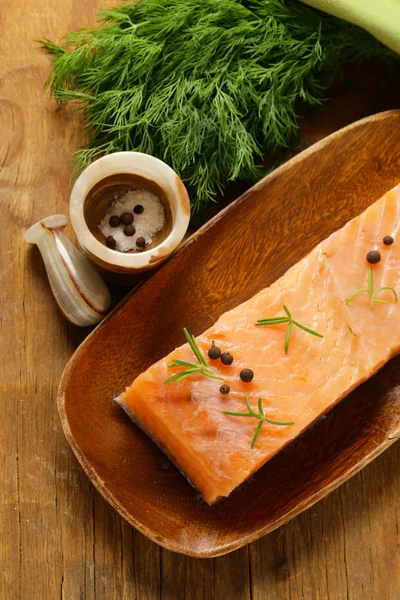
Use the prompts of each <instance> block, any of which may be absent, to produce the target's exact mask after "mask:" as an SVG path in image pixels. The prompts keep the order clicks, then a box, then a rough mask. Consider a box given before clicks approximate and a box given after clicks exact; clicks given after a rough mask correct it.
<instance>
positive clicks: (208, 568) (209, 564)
mask: <svg viewBox="0 0 400 600" xmlns="http://www.w3.org/2000/svg"><path fill="white" fill-rule="evenodd" d="M105 4H106V3H105V2H104V0H86V1H85V2H84V3H83V2H81V1H78V0H69V2H65V3H60V2H56V0H35V1H34V0H24V2H23V3H21V2H7V4H6V2H5V0H4V1H3V5H2V9H3V10H2V11H1V13H0V14H1V25H2V32H3V33H2V35H1V37H0V56H1V57H2V61H1V67H0V69H1V79H0V123H1V127H0V193H1V201H2V207H3V209H2V214H3V216H4V219H5V226H4V230H3V233H2V242H1V255H0V281H1V284H2V286H1V301H0V331H1V335H0V357H1V376H0V390H1V402H0V420H1V427H0V457H1V471H0V477H1V488H2V489H1V494H0V503H1V511H0V532H1V538H0V561H1V562H0V565H1V569H0V598H1V599H2V600H3V599H4V600H17V599H18V600H54V599H55V598H60V599H64V600H77V599H82V600H93V599H96V600H105V599H107V600H108V599H115V600H133V599H135V598H137V599H139V600H153V599H155V598H157V599H158V598H161V599H162V600H167V599H168V600H170V599H171V600H181V599H182V600H183V599H186V600H192V599H193V600H197V599H199V600H200V599H204V600H212V599H214V598H215V599H218V600H220V599H227V600H234V599H235V600H236V599H237V600H242V599H243V600H248V599H250V598H251V599H253V600H265V599H271V600H272V599H279V600H284V599H291V600H296V599H297V598H299V599H305V600H310V599H326V598H331V599H332V600H340V599H341V598H350V599H356V600H358V599H364V598H365V599H374V600H375V599H376V600H384V599H389V600H395V599H397V598H400V554H399V543H400V533H399V525H398V521H399V520H400V501H399V496H398V489H399V486H400V445H399V444H396V445H394V446H392V447H391V448H390V449H389V450H388V451H387V452H385V454H384V455H382V456H381V457H379V458H378V459H377V460H376V461H375V462H374V463H372V464H371V465H369V466H368V467H367V468H366V469H364V470H363V471H362V472H361V473H359V474H358V475H357V476H355V477H354V478H353V479H352V480H350V481H349V482H348V483H347V484H345V485H344V486H342V487H341V488H340V489H338V490H337V491H335V492H334V493H332V494H331V495H330V496H329V497H328V498H326V499H325V500H323V501H322V502H320V503H319V504H317V505H315V506H314V507H312V508H311V509H310V510H308V511H307V512H305V513H303V514H302V515H300V516H299V517H297V518H296V519H294V520H292V521H291V522H289V523H288V524H286V525H285V526H283V527H282V528H280V529H278V530H277V531H275V532H274V533H272V534H270V535H269V536H267V537H265V538H263V539H261V540H259V541H258V542H255V543H253V544H251V545H250V546H248V547H247V548H244V549H242V550H239V551H237V552H234V553H232V554H230V555H227V556H225V557H221V558H217V559H215V560H196V559H191V558H185V557H184V556H180V555H176V554H172V553H171V552H168V551H166V550H163V549H161V548H160V547H159V546H157V545H156V544H154V543H152V542H150V541H148V540H147V539H146V538H144V537H143V536H142V535H141V534H140V533H138V532H137V531H135V530H133V529H132V528H131V527H130V526H129V525H128V524H127V523H126V522H124V521H123V520H122V519H121V518H120V517H119V516H118V515H117V514H116V513H115V512H114V510H113V509H112V508H111V507H110V506H109V505H108V504H107V503H106V502H105V501H104V500H103V499H102V497H101V496H99V494H98V493H97V492H96V491H95V490H94V489H93V487H92V486H91V484H90V483H89V481H88V480H87V478H86V476H85V475H84V474H83V471H82V469H81V468H80V466H79V464H78V463H77V461H76V459H75V458H74V456H73V454H72V452H71V450H70V449H69V447H68V445H67V443H66V441H65V439H64V436H63V433H62V431H61V427H60V424H59V420H58V415H57V411H56V407H55V394H56V389H57V385H58V381H59V378H60V376H61V373H62V370H63V368H64V366H65V363H66V361H67V360H68V358H69V357H70V355H71V354H72V352H73V351H74V349H75V348H76V347H77V345H78V344H79V343H80V341H82V339H83V338H84V337H85V335H86V334H87V331H84V330H78V329H77V328H74V327H73V326H71V325H69V324H67V322H66V321H65V320H64V319H63V317H62V316H61V314H60V313H59V311H58V309H57V308H56V305H55V303H54V301H53V299H52V296H51V294H50V291H49V287H48V284H47V281H46V276H45V271H44V267H43V264H42V261H41V259H40V256H39V254H38V252H37V251H35V250H34V249H30V248H28V247H27V245H26V244H25V243H24V242H23V239H22V235H23V232H24V231H25V229H26V228H27V227H28V226H29V225H30V224H31V223H32V222H34V221H36V220H38V219H40V218H43V217H45V216H47V215H49V214H52V213H55V212H64V213H66V212H67V210H68V197H69V192H68V189H69V179H70V174H69V168H70V158H71V155H72V153H73V152H74V150H75V149H77V148H78V146H79V142H80V135H81V126H80V125H79V123H78V119H77V116H76V114H74V113H73V112H72V111H71V110H62V111H56V106H55V104H54V102H53V101H50V100H49V97H48V94H47V92H45V91H44V89H43V83H44V80H45V79H46V76H47V75H48V73H49V61H48V59H47V58H46V57H45V56H44V55H43V54H42V52H41V51H40V50H39V48H38V45H37V44H36V43H35V42H34V41H33V40H34V39H38V38H43V37H46V36H48V37H51V38H53V39H59V38H60V37H61V36H62V35H64V34H65V33H66V32H68V31H69V30H72V29H75V28H77V27H81V26H85V25H91V24H93V23H94V15H95V14H96V12H97V11H98V10H99V9H100V8H103V7H104V6H105ZM350 73H351V76H350V86H343V85H338V86H336V88H335V91H334V95H335V97H334V98H333V99H332V100H331V101H330V102H329V103H328V104H326V105H325V107H324V108H323V109H322V110H317V111H313V112H311V113H310V115H309V116H308V117H307V119H306V120H305V121H304V123H303V127H302V129H303V136H304V139H305V140H308V141H315V140H316V139H319V138H321V137H323V136H324V135H326V134H327V133H329V132H331V131H333V130H334V129H337V128H339V127H341V126H342V125H345V124H346V123H348V122H351V121H353V120H355V119H357V118H359V117H361V116H364V115H365V114H366V113H367V112H371V111H372V112H374V111H375V112H376V111H378V110H383V109H386V108H392V107H397V108H398V107H399V106H400V89H399V85H398V83H396V81H397V82H398V81H399V80H400V77H399V74H400V71H399V70H398V69H397V70H396V72H394V74H392V77H390V76H388V74H387V72H386V71H385V70H384V69H382V68H381V67H380V66H379V65H369V66H368V67H367V68H364V69H363V70H361V71H360V70H359V69H358V68H356V69H352V70H350ZM396 86H397V87H396ZM383 88H384V89H383ZM69 233H70V234H71V236H72V232H71V230H70V229H69Z"/></svg>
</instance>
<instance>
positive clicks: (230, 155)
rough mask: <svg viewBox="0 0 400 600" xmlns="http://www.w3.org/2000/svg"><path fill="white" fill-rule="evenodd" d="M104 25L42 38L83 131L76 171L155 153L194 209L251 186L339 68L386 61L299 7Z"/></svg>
mask: <svg viewBox="0 0 400 600" xmlns="http://www.w3.org/2000/svg"><path fill="white" fill-rule="evenodd" d="M100 20H101V21H102V26H98V27H95V28H93V29H88V30H79V31H76V32H73V33H71V34H69V35H68V36H66V38H65V39H64V41H63V42H62V43H61V45H57V44H55V43H54V42H52V41H50V40H44V41H42V46H43V48H44V49H45V51H46V52H48V53H49V54H50V55H52V57H53V59H54V63H53V71H52V73H51V75H50V77H49V79H48V84H49V86H50V88H51V93H52V95H53V96H54V97H55V98H56V99H57V100H58V102H60V103H64V102H68V101H71V100H72V101H77V102H78V108H81V110H82V112H83V117H84V120H85V123H86V130H87V132H88V142H87V146H86V148H84V149H82V150H81V151H79V152H78V153H77V155H76V160H75V166H76V170H77V172H80V171H81V170H82V169H83V168H84V167H86V166H87V165H88V164H89V163H90V162H91V160H92V159H94V158H96V157H99V156H101V155H103V154H108V153H110V152H116V151H120V150H136V151H140V152H146V153H148V154H153V155H155V156H158V157H159V158H161V159H162V160H164V161H166V162H167V163H168V164H169V165H171V167H173V168H174V169H175V170H176V171H177V172H178V174H179V175H180V176H181V177H182V179H183V181H184V182H185V184H186V185H187V186H188V189H189V194H190V196H191V198H192V204H193V208H194V209H195V210H196V209H199V208H200V207H202V206H204V204H205V203H206V202H207V201H209V200H214V199H215V198H216V196H217V194H219V193H220V192H222V191H223V190H224V189H225V186H226V184H227V182H228V181H233V180H237V179H245V180H247V181H256V180H258V179H260V178H261V177H262V176H263V175H264V174H265V172H266V170H265V168H264V156H265V154H266V152H271V151H273V150H275V149H277V148H282V147H285V146H286V145H287V144H288V143H289V142H290V141H291V138H292V136H293V135H294V134H295V133H296V132H297V130H298V115H299V113H300V110H299V109H300V108H301V104H303V105H316V104H319V103H320V102H321V98H322V97H323V95H324V92H325V90H326V89H327V87H328V85H329V83H330V81H332V78H333V77H334V76H335V74H336V73H337V71H338V69H339V67H340V65H341V64H343V63H346V62H350V61H354V60H359V59H364V58H370V57H374V58H378V57H379V58H382V59H385V60H390V58H386V54H387V48H385V47H384V46H383V45H381V44H380V43H379V42H377V41H376V40H375V39H374V38H373V37H372V36H371V35H370V34H369V33H367V32H366V31H364V30H362V29H360V28H358V27H356V26H355V25H352V24H350V23H346V22H345V21H342V20H340V19H336V18H335V17H331V16H329V15H325V14H324V13H322V12H319V11H316V10H314V9H312V8H310V7H308V6H305V5H303V4H301V3H300V2H298V0H218V1H216V0H190V1H189V0H141V1H139V2H136V1H135V2H132V1H130V2H125V3H123V4H122V5H121V6H120V7H118V8H115V9H113V10H109V11H108V12H105V13H103V14H102V15H100Z"/></svg>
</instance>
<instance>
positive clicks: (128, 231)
mask: <svg viewBox="0 0 400 600" xmlns="http://www.w3.org/2000/svg"><path fill="white" fill-rule="evenodd" d="M135 233H136V229H135V228H134V226H133V225H125V227H124V234H125V235H126V236H128V237H131V236H132V235H135Z"/></svg>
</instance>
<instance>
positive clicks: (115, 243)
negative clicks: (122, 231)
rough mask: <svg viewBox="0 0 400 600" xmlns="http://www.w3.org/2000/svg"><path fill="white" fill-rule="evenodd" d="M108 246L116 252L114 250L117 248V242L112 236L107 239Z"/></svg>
mask: <svg viewBox="0 0 400 600" xmlns="http://www.w3.org/2000/svg"><path fill="white" fill-rule="evenodd" d="M106 245H107V246H108V247H109V248H111V249H112V250H114V248H115V247H116V246H117V242H116V241H115V240H114V238H113V236H112V235H108V236H107V237H106Z"/></svg>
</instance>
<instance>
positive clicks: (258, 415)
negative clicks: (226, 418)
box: [224, 394, 294, 448]
mask: <svg viewBox="0 0 400 600" xmlns="http://www.w3.org/2000/svg"><path fill="white" fill-rule="evenodd" d="M244 401H245V402H246V406H247V408H248V410H249V412H232V411H229V410H227V411H224V415H230V416H231V417H253V418H255V419H258V420H259V423H258V425H257V427H256V430H255V432H254V435H253V439H252V440H251V444H250V448H254V446H255V443H256V441H257V438H258V436H259V435H260V431H261V427H262V426H263V423H264V421H267V423H270V424H271V425H280V426H282V427H284V426H285V425H294V421H273V420H272V419H268V417H266V416H265V414H264V410H263V407H262V398H259V399H258V413H257V412H255V410H253V408H252V407H251V404H250V402H249V398H248V396H247V395H246V394H245V395H244Z"/></svg>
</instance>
